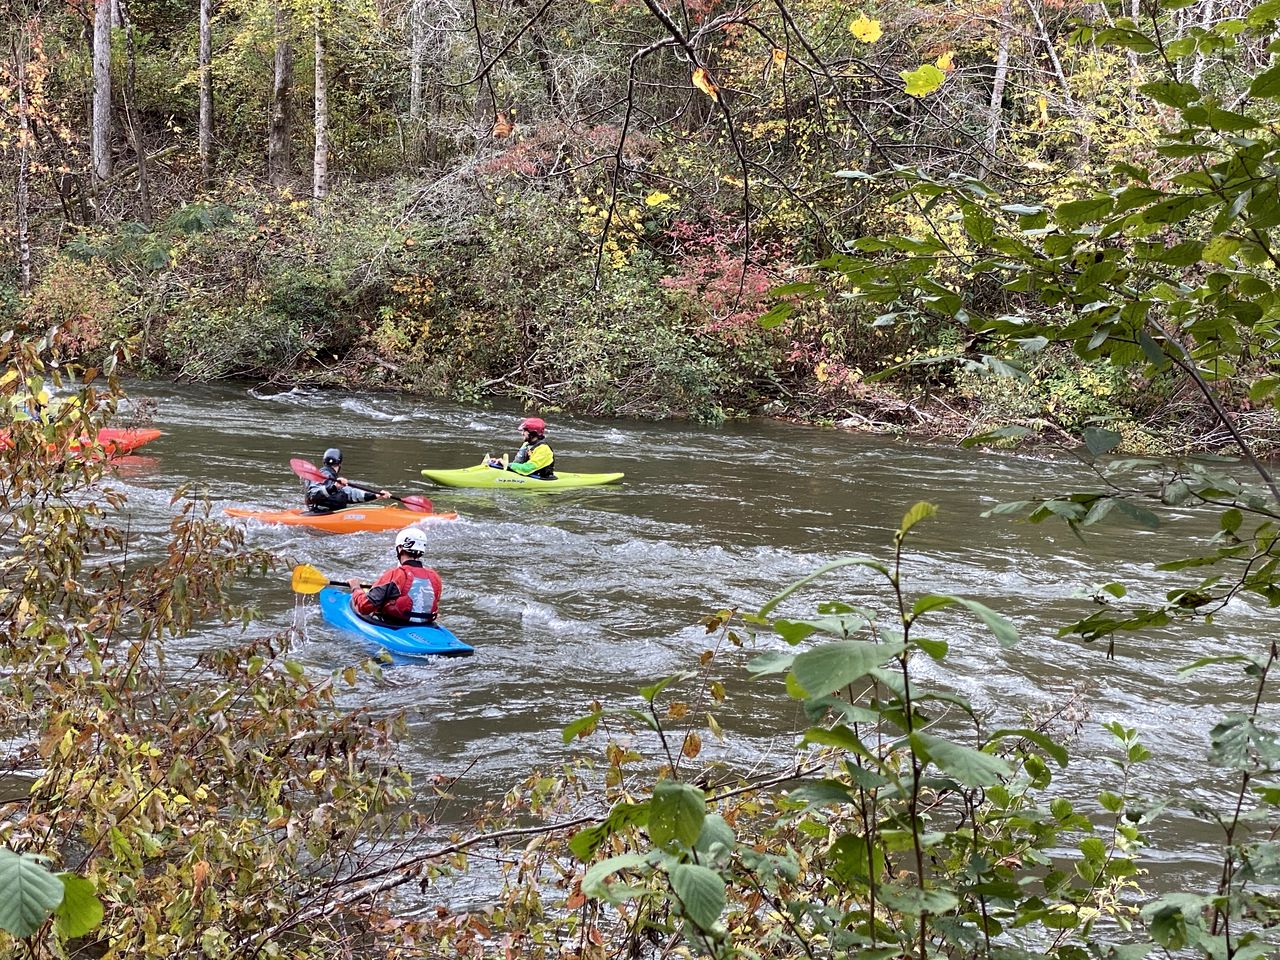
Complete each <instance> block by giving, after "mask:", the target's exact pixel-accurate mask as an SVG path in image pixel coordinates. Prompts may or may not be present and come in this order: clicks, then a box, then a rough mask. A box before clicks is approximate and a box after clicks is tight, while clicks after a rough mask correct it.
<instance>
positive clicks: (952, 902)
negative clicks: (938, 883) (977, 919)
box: [880, 883, 960, 952]
mask: <svg viewBox="0 0 1280 960" xmlns="http://www.w3.org/2000/svg"><path fill="white" fill-rule="evenodd" d="M880 896H881V897H882V898H883V899H884V902H885V904H886V905H887V906H889V907H892V908H893V909H894V910H898V911H900V912H902V913H909V914H912V915H914V916H921V915H922V914H926V913H932V914H944V913H948V912H950V911H952V910H954V909H955V908H956V906H957V905H958V904H959V903H960V901H959V899H958V898H957V897H956V895H955V894H954V893H951V892H950V891H949V890H921V889H920V888H919V887H909V886H906V885H905V884H896V883H886V884H885V885H884V886H883V887H881V888H880ZM899 952H901V951H899Z"/></svg>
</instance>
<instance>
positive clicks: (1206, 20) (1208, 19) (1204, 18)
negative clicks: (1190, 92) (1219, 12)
mask: <svg viewBox="0 0 1280 960" xmlns="http://www.w3.org/2000/svg"><path fill="white" fill-rule="evenodd" d="M1214 6H1215V5H1214V0H1204V6H1203V8H1202V12H1201V14H1200V29H1201V30H1204V31H1206V32H1207V31H1208V29H1209V28H1210V27H1211V26H1213V15H1214V12H1215V11H1214ZM1203 73H1204V54H1203V53H1202V52H1200V51H1199V50H1197V51H1196V60H1195V65H1194V66H1192V68H1191V85H1192V86H1195V87H1198V86H1200V77H1201V75H1202V74H1203Z"/></svg>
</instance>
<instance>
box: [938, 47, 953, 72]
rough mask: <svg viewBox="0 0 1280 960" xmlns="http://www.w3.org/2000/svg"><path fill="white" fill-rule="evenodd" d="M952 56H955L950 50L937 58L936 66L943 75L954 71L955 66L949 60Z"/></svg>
mask: <svg viewBox="0 0 1280 960" xmlns="http://www.w3.org/2000/svg"><path fill="white" fill-rule="evenodd" d="M953 56H955V54H954V53H953V52H952V51H950V50H948V51H947V52H946V53H944V54H943V55H942V56H940V57H939V58H938V64H937V66H938V69H939V70H941V71H942V72H943V73H950V72H951V71H952V70H954V69H955V68H956V65H955V64H954V63H952V62H951V58H952V57H953Z"/></svg>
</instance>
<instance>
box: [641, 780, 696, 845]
mask: <svg viewBox="0 0 1280 960" xmlns="http://www.w3.org/2000/svg"><path fill="white" fill-rule="evenodd" d="M706 816H707V801H706V798H705V796H704V795H703V793H702V791H701V790H699V789H698V788H697V787H692V786H690V785H689V784H687V783H676V782H674V781H672V780H663V781H662V782H661V783H659V784H658V785H657V786H655V787H654V788H653V799H652V800H651V801H650V802H649V839H650V840H651V841H652V842H653V845H654V846H655V847H665V846H667V845H668V844H670V843H672V842H673V841H675V842H679V843H682V844H684V845H685V846H686V847H691V846H693V844H694V843H695V842H696V841H697V839H698V834H700V833H701V832H702V821H703V820H704V819H706Z"/></svg>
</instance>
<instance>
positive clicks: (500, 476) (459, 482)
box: [422, 464, 623, 491]
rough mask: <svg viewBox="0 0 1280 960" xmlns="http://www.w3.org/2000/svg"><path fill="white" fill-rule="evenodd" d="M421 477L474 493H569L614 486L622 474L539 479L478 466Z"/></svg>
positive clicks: (428, 471) (435, 472)
mask: <svg viewBox="0 0 1280 960" xmlns="http://www.w3.org/2000/svg"><path fill="white" fill-rule="evenodd" d="M422 475H423V476H424V477H426V478H427V479H428V480H430V481H431V482H432V483H438V484H440V486H442V487H468V488H471V489H477V490H527V491H536V490H570V489H575V488H578V487H600V486H604V485H605V484H609V483H617V482H618V481H619V480H621V479H622V477H623V474H621V473H564V472H558V473H557V474H556V477H555V479H554V480H538V479H536V478H534V477H526V476H524V475H523V474H519V473H514V472H512V471H511V470H498V469H496V468H494V467H490V466H486V465H485V464H480V465H478V466H474V467H463V468H462V469H459V470H423V471H422Z"/></svg>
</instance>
